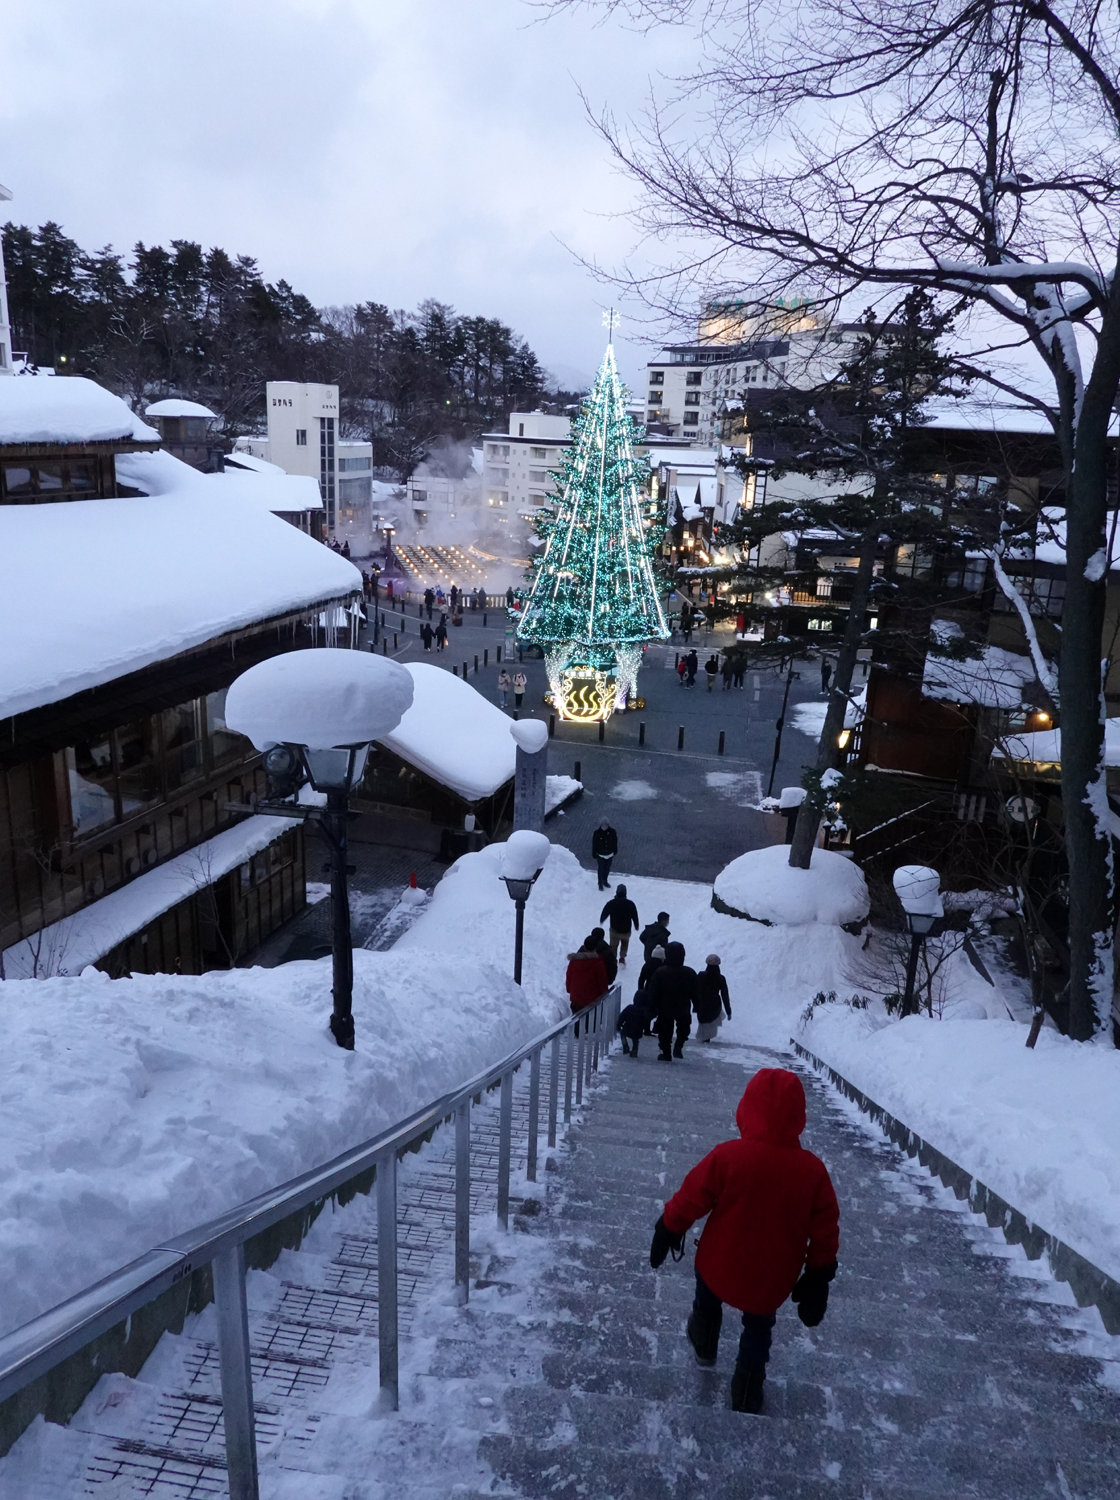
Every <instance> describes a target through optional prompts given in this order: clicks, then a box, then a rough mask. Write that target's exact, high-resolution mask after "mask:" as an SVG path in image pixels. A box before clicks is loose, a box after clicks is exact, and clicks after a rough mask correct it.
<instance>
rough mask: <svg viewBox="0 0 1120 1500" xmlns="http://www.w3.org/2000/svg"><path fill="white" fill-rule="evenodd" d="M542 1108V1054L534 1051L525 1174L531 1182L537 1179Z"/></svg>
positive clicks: (530, 1080)
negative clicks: (538, 1118) (539, 1124)
mask: <svg viewBox="0 0 1120 1500" xmlns="http://www.w3.org/2000/svg"><path fill="white" fill-rule="evenodd" d="M540 1108H541V1054H540V1052H539V1051H537V1052H534V1053H533V1056H532V1057H531V1059H530V1060H529V1146H528V1151H527V1154H526V1161H525V1176H526V1178H527V1179H528V1181H529V1182H536V1180H537V1116H538V1115H539V1114H540Z"/></svg>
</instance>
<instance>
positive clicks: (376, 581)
mask: <svg viewBox="0 0 1120 1500" xmlns="http://www.w3.org/2000/svg"><path fill="white" fill-rule="evenodd" d="M369 571H370V576H371V577H372V579H373V646H374V650H376V649H377V647H378V645H379V644H380V641H381V598H380V585H381V569H380V568H379V567H378V566H377V564H376V563H371V564H370V570H369Z"/></svg>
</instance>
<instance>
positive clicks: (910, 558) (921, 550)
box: [894, 542, 933, 578]
mask: <svg viewBox="0 0 1120 1500" xmlns="http://www.w3.org/2000/svg"><path fill="white" fill-rule="evenodd" d="M894 571H895V572H896V573H897V574H898V575H899V576H900V577H902V578H928V577H929V576H930V574H931V573H932V572H933V553H932V552H931V551H930V550H929V548H928V547H919V546H916V545H915V544H914V543H913V542H904V543H903V544H902V545H901V546H900V547H899V548H898V551H897V552H896V553H895V559H894Z"/></svg>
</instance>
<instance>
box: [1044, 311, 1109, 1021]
mask: <svg viewBox="0 0 1120 1500" xmlns="http://www.w3.org/2000/svg"><path fill="white" fill-rule="evenodd" d="M1108 322H1109V320H1106V325H1105V328H1104V329H1102V335H1101V340H1100V344H1099V345H1098V354H1097V360H1096V365H1095V368H1094V371H1093V376H1092V378H1091V379H1090V382H1089V385H1088V387H1087V389H1086V393H1085V399H1084V402H1083V404H1082V411H1081V419H1080V421H1079V423H1078V426H1077V436H1076V439H1075V446H1074V464H1073V473H1072V475H1071V476H1070V487H1069V492H1068V495H1067V499H1066V596H1065V606H1064V608H1063V611H1062V651H1061V662H1060V666H1059V675H1058V681H1059V687H1060V692H1061V730H1062V805H1063V811H1064V815H1065V842H1066V857H1067V860H1068V862H1069V951H1070V978H1069V1029H1070V1035H1071V1036H1073V1037H1074V1038H1076V1039H1077V1040H1078V1041H1087V1040H1088V1039H1089V1038H1090V1037H1091V1036H1092V1035H1093V1033H1094V1032H1095V1031H1096V1030H1097V1029H1098V1028H1100V1027H1102V1026H1104V1025H1105V1024H1106V1023H1107V1020H1108V1014H1109V1010H1110V1007H1111V1001H1112V962H1111V957H1112V900H1113V889H1112V839H1111V834H1110V832H1109V826H1108V825H1109V817H1108V794H1107V791H1106V788H1105V772H1104V704H1103V692H1102V687H1103V684H1102V682H1101V651H1102V640H1103V633H1104V612H1105V587H1106V584H1107V580H1108V569H1107V566H1104V567H1102V566H1101V565H1100V564H1101V557H1100V554H1101V551H1102V549H1107V547H1108V537H1107V535H1106V519H1107V505H1108V422H1109V417H1110V415H1111V407H1112V403H1111V400H1108V399H1106V396H1107V391H1106V392H1103V393H1102V389H1101V388H1102V387H1110V389H1111V391H1115V388H1116V385H1115V380H1112V381H1111V382H1110V381H1109V380H1108V379H1102V380H1101V381H1100V382H1099V384H1098V375H1100V376H1105V375H1106V371H1105V370H1104V369H1102V364H1107V363H1112V364H1115V365H1116V366H1117V368H1118V369H1120V324H1118V325H1117V326H1114V327H1112V328H1109V326H1108ZM1109 334H1111V338H1109ZM1109 344H1110V345H1112V346H1113V347H1112V348H1111V350H1109V353H1111V355H1112V358H1111V360H1109V359H1108V356H1107V354H1106V347H1107V345H1109ZM1094 388H1095V389H1094ZM1104 555H1105V556H1106V557H1107V550H1105V553H1104ZM1086 569H1088V571H1089V575H1090V576H1086ZM1094 573H1097V574H1099V576H1098V577H1096V578H1094V577H1093V576H1091V575H1092V574H1094Z"/></svg>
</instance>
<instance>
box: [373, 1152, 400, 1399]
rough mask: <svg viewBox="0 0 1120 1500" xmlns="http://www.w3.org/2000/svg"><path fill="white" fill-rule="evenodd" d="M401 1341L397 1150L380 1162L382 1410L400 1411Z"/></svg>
mask: <svg viewBox="0 0 1120 1500" xmlns="http://www.w3.org/2000/svg"><path fill="white" fill-rule="evenodd" d="M399 1353H400V1351H399V1342H398V1329H397V1153H396V1152H395V1151H389V1152H387V1153H386V1155H385V1156H382V1157H380V1158H379V1159H378V1162H377V1362H378V1367H379V1374H380V1377H381V1409H382V1410H383V1411H396V1409H397V1407H398V1405H399V1404H400V1393H399V1389H398V1375H397V1372H398V1368H399Z"/></svg>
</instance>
